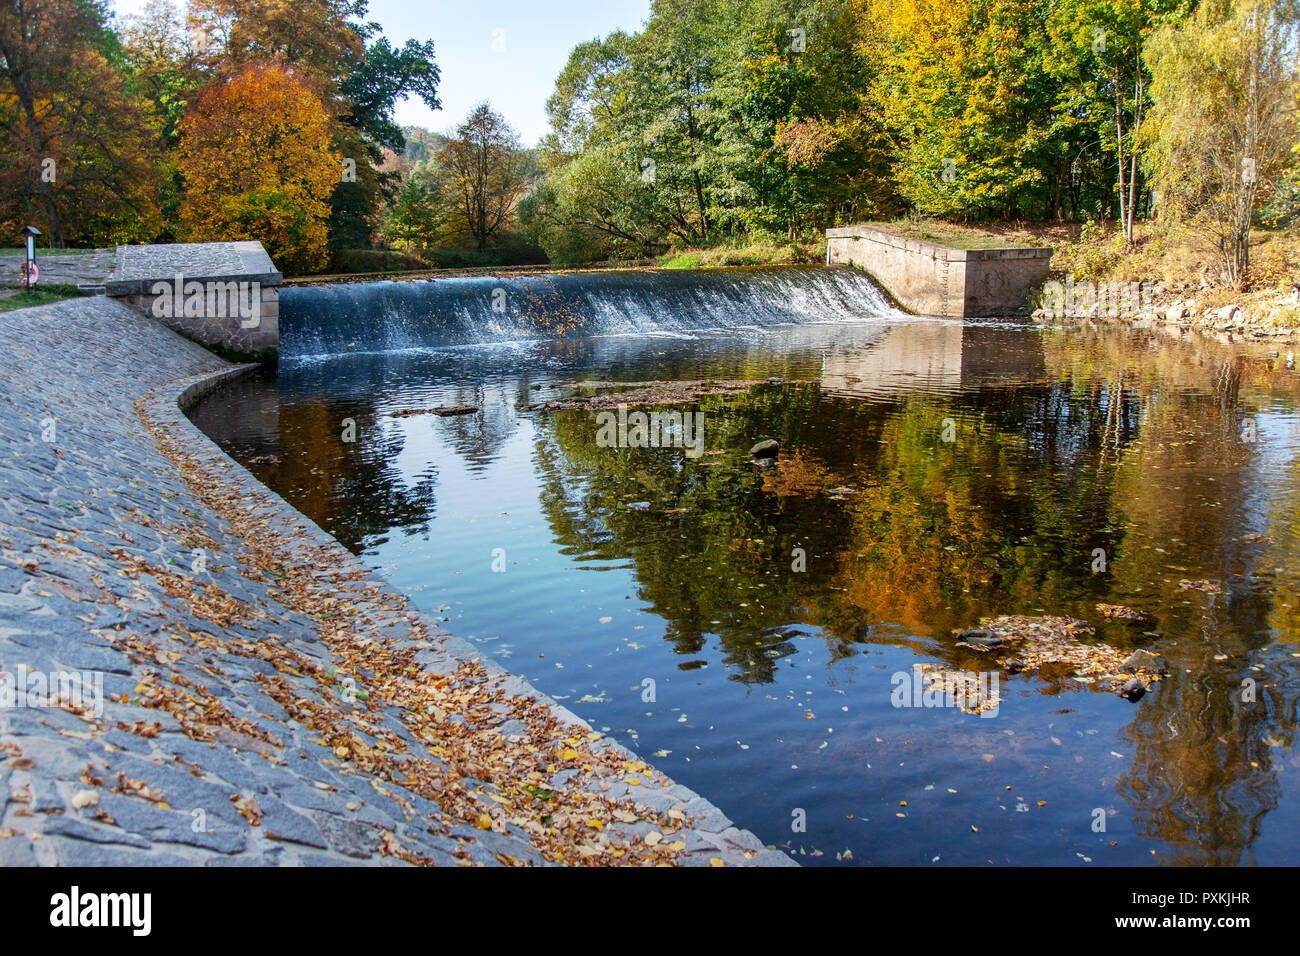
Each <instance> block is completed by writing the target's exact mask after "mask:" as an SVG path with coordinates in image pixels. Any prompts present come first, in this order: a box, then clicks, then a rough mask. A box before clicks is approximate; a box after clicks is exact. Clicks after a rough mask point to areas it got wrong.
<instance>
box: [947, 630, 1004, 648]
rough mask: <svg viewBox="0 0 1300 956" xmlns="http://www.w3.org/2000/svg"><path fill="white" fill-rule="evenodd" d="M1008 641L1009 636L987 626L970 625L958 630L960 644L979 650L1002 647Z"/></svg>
mask: <svg viewBox="0 0 1300 956" xmlns="http://www.w3.org/2000/svg"><path fill="white" fill-rule="evenodd" d="M1007 641H1008V639H1007V638H1005V637H1003V636H1002V635H1001V634H997V633H995V632H993V631H991V630H989V629H988V628H986V627H968V628H966V629H965V630H963V631H958V632H957V644H958V646H961V645H965V646H967V647H973V648H975V650H977V651H987V650H992V649H993V648H995V647H1001V646H1002V645H1003V644H1006V643H1007Z"/></svg>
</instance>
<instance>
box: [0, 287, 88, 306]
mask: <svg viewBox="0 0 1300 956" xmlns="http://www.w3.org/2000/svg"><path fill="white" fill-rule="evenodd" d="M84 294H85V293H83V292H82V291H81V290H80V289H78V288H77V287H76V286H75V285H58V284H56V285H47V286H37V287H36V288H35V289H33V290H32V291H31V292H15V293H13V294H11V295H4V293H3V290H0V312H13V311H14V310H15V309H30V308H32V307H33V306H37V305H50V304H51V303H53V302H62V301H63V300H64V299H76V298H79V297H81V296H82V295H84Z"/></svg>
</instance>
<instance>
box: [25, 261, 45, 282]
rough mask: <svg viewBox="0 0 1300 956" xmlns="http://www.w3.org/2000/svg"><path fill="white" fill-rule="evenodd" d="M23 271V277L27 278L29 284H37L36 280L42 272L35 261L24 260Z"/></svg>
mask: <svg viewBox="0 0 1300 956" xmlns="http://www.w3.org/2000/svg"><path fill="white" fill-rule="evenodd" d="M22 273H23V278H25V279H26V280H27V284H28V285H36V280H37V279H39V278H40V276H41V272H40V270H39V269H37V268H36V263H35V262H24V263H23V267H22Z"/></svg>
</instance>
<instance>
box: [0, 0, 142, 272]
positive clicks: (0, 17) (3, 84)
mask: <svg viewBox="0 0 1300 956" xmlns="http://www.w3.org/2000/svg"><path fill="white" fill-rule="evenodd" d="M107 16H108V14H107V8H106V6H105V4H104V3H102V2H100V0H8V2H6V3H4V4H0V144H2V145H0V149H2V150H3V155H4V156H5V158H6V162H5V163H4V164H3V168H0V221H3V222H4V223H5V224H6V228H7V230H8V231H10V233H11V234H12V232H13V230H14V228H15V227H16V226H17V225H18V224H20V223H24V222H28V221H31V220H36V221H37V222H39V223H40V224H41V225H42V226H43V227H44V231H45V233H46V234H47V235H48V237H49V242H50V244H51V245H52V246H55V247H62V246H64V245H65V244H66V243H67V242H69V241H72V242H76V243H79V244H94V245H98V244H106V243H113V242H125V241H130V240H139V239H148V238H151V237H152V236H154V235H155V234H156V233H157V231H158V230H159V228H160V226H161V218H160V213H159V209H158V203H157V199H156V193H157V189H156V186H157V181H158V177H159V152H158V149H157V142H156V139H157V137H156V129H155V122H154V116H153V114H152V112H151V110H150V109H149V107H148V105H147V104H146V103H145V102H144V101H143V100H142V99H141V98H140V97H138V96H137V95H136V94H135V92H134V90H133V89H132V86H131V83H130V81H129V77H128V76H126V75H125V71H124V70H123V69H122V62H121V55H120V50H119V47H118V44H117V40H116V37H115V35H114V34H113V33H112V31H111V30H109V29H108V27H107Z"/></svg>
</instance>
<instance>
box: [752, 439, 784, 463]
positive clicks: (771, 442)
mask: <svg viewBox="0 0 1300 956" xmlns="http://www.w3.org/2000/svg"><path fill="white" fill-rule="evenodd" d="M780 450H781V443H780V442H779V441H777V440H776V439H775V438H768V439H766V440H765V441H761V442H759V443H758V444H757V445H755V446H754V447H753V448H751V449H750V450H749V457H750V458H759V459H762V458H775V457H776V453H777V452H778V451H780Z"/></svg>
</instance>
